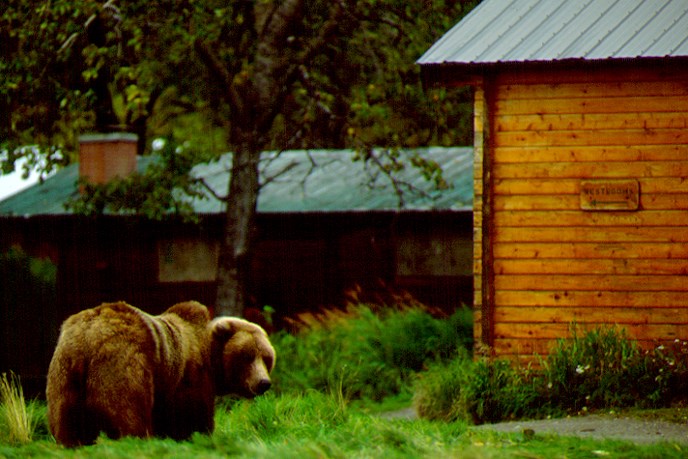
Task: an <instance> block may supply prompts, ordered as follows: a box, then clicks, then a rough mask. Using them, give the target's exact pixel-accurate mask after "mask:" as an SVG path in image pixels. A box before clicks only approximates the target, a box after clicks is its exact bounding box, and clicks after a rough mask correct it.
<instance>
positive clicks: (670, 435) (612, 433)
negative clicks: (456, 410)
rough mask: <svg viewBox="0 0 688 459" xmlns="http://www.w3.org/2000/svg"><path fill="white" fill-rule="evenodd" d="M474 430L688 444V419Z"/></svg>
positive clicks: (558, 422) (550, 422)
mask: <svg viewBox="0 0 688 459" xmlns="http://www.w3.org/2000/svg"><path fill="white" fill-rule="evenodd" d="M383 416H384V417H385V418H387V419H415V418H416V417H417V416H416V413H415V412H414V410H413V408H407V409H404V410H399V411H394V412H391V413H385V414H384V415H383ZM472 429H477V430H482V429H490V430H494V431H497V432H506V433H523V432H524V431H526V430H530V431H531V432H529V434H535V435H538V434H556V435H565V436H575V437H581V438H596V439H616V440H627V441H632V442H634V443H656V442H662V441H666V442H671V443H674V442H675V443H686V444H688V422H686V421H682V422H669V421H665V420H662V419H657V418H652V417H647V418H645V417H638V416H626V415H598V414H591V415H588V416H576V417H568V418H561V419H543V420H538V421H511V422H502V423H499V424H484V425H480V426H475V427H472Z"/></svg>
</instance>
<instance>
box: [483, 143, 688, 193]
mask: <svg viewBox="0 0 688 459" xmlns="http://www.w3.org/2000/svg"><path fill="white" fill-rule="evenodd" d="M686 155H687V157H688V150H687V151H686ZM581 180H583V178H509V179H507V178H504V179H497V180H495V183H494V193H495V195H500V194H504V195H514V194H530V195H541V194H549V195H562V194H576V195H577V194H579V193H580V182H581ZM638 183H639V184H640V193H641V195H643V194H660V193H665V194H681V193H688V180H686V179H685V178H683V177H658V178H653V177H647V178H639V179H638Z"/></svg>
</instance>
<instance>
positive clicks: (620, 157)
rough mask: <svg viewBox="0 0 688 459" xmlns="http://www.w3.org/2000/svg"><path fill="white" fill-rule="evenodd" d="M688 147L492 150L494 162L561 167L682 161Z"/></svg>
mask: <svg viewBox="0 0 688 459" xmlns="http://www.w3.org/2000/svg"><path fill="white" fill-rule="evenodd" d="M687 155H688V145H643V146H633V145H606V146H586V145H577V146H570V145H569V146H537V147H532V146H518V147H506V146H501V147H499V148H497V149H496V150H495V155H494V159H493V162H494V163H495V164H501V163H517V164H523V163H534V162H539V163H560V162H594V163H598V162H600V159H601V158H603V159H604V162H628V161H685V160H686V158H687V157H688V156H687Z"/></svg>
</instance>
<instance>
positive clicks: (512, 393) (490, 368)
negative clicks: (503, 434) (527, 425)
mask: <svg viewBox="0 0 688 459" xmlns="http://www.w3.org/2000/svg"><path fill="white" fill-rule="evenodd" d="M539 387H540V386H539V382H538V380H537V378H535V377H534V376H533V374H532V372H529V371H525V370H523V369H518V368H514V367H513V366H512V365H511V363H510V362H509V361H507V360H489V359H480V360H477V361H473V360H471V357H470V356H469V355H468V354H466V353H462V354H460V355H459V357H458V358H456V359H454V360H453V361H451V362H449V363H448V364H443V363H438V364H437V365H435V366H433V367H432V368H431V369H430V370H429V371H427V372H425V373H422V374H419V375H418V376H417V379H416V384H415V390H414V394H413V404H414V407H415V409H416V411H417V412H418V414H419V416H421V417H424V418H427V419H435V420H444V421H455V420H464V421H468V422H472V423H474V424H483V423H491V422H498V421H502V420H504V419H514V418H520V417H528V416H533V415H537V414H538V411H539V408H540V407H541V402H542V394H541V392H540V391H539Z"/></svg>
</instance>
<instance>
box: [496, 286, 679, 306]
mask: <svg viewBox="0 0 688 459" xmlns="http://www.w3.org/2000/svg"><path fill="white" fill-rule="evenodd" d="M495 305H496V307H500V306H525V307H531V306H553V307H557V308H566V307H576V306H581V307H582V306H587V307H621V308H625V307H650V306H651V307H653V308H674V307H680V308H682V309H684V310H685V308H687V307H688V295H686V294H685V293H684V292H609V291H601V290H593V291H588V292H580V291H567V290H549V291H544V290H543V291H496V292H495Z"/></svg>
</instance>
